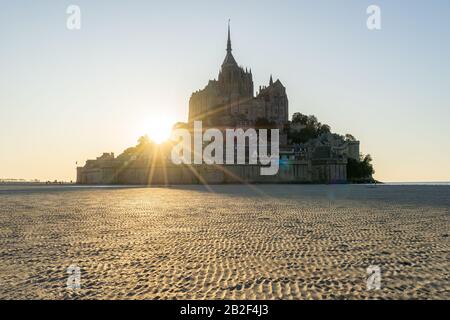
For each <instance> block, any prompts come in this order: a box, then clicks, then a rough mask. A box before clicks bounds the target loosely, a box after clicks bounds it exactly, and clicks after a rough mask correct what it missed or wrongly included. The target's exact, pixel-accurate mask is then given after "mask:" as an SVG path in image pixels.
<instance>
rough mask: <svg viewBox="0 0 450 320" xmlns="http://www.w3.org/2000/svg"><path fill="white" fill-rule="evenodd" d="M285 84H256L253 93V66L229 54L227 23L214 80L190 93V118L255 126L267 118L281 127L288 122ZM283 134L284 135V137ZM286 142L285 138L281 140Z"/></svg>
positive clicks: (220, 123)
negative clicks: (224, 48) (224, 50)
mask: <svg viewBox="0 0 450 320" xmlns="http://www.w3.org/2000/svg"><path fill="white" fill-rule="evenodd" d="M288 105H289V104H288V98H287V95H286V88H285V87H284V86H283V84H282V83H281V81H280V80H276V81H273V79H272V76H270V80H269V85H268V86H263V87H259V92H258V93H257V95H256V96H255V95H254V88H253V76H252V70H251V69H250V70H247V68H245V69H244V68H243V67H241V66H239V65H238V64H237V62H236V60H235V59H234V57H233V54H232V48H231V37H230V25H229V24H228V41H227V54H226V56H225V59H224V61H223V63H222V67H221V69H220V72H219V76H218V79H217V80H215V79H214V80H210V81H209V82H208V85H207V86H206V87H205V88H204V89H202V90H199V91H196V92H194V93H193V94H192V96H191V99H190V100H189V121H190V122H192V121H194V120H202V121H203V123H205V124H206V125H210V126H215V127H218V126H219V127H220V126H226V127H240V128H255V127H257V125H258V122H262V121H267V122H270V123H272V124H273V125H274V127H276V128H278V129H281V130H283V129H284V128H285V126H286V125H287V123H288V116H289V108H288ZM285 139H286V137H284V140H285ZM280 142H281V144H285V143H286V140H285V141H280Z"/></svg>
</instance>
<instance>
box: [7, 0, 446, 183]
mask: <svg viewBox="0 0 450 320" xmlns="http://www.w3.org/2000/svg"><path fill="white" fill-rule="evenodd" d="M70 4H76V5H79V6H80V8H81V15H82V16H81V23H82V24H81V30H79V31H69V30H68V29H67V28H66V19H67V14H66V9H67V7H68V5H70ZM371 4H376V5H378V6H380V7H381V14H382V29H381V30H379V31H369V30H368V29H367V27H366V19H367V14H366V8H367V7H368V6H369V5H371ZM228 18H231V27H232V42H233V54H234V56H235V58H236V60H237V61H238V63H239V64H241V65H243V66H245V67H251V68H252V71H253V76H254V82H255V89H256V88H258V86H259V85H264V84H267V83H268V80H269V76H270V74H271V73H272V74H273V76H274V78H275V79H277V78H279V79H280V80H281V81H282V83H283V84H284V85H285V86H286V89H287V93H288V97H289V110H290V113H291V114H292V113H294V112H302V113H305V114H314V115H316V116H317V117H318V119H319V121H321V122H323V123H327V124H329V125H330V126H331V127H332V129H333V131H335V132H337V133H341V134H345V133H352V134H353V135H354V136H356V137H357V138H358V139H359V140H360V141H361V146H362V150H361V151H362V152H363V153H370V154H371V155H372V156H373V158H374V165H375V169H376V175H375V178H377V179H379V180H382V181H449V180H450V141H449V138H450V123H449V122H450V121H449V120H450V90H449V88H450V63H449V61H450V60H449V57H450V41H449V39H450V1H448V0H433V1H406V0H404V1H401V0H389V1H380V0H378V1H375V0H372V1H365V0H346V1H335V0H329V1H325V0H320V1H317V0H316V1H298V0H295V1H294V0H292V1H273V0H271V1H261V0H258V1H251V0H247V1H242V0H240V1H234V0H227V1H222V0H220V1H219V0H217V1H211V0H208V1H206V0H205V1H137V0H130V1H113V0H96V1H90V0H89V1H88V0H71V1H63V0H58V1H57V0H53V1H45V0H41V1H24V0H16V1H5V0H1V1H0V120H1V124H0V178H26V179H33V178H37V179H41V180H47V179H51V180H53V179H60V180H75V176H76V173H75V167H76V165H75V162H76V161H78V164H79V165H82V164H84V161H85V160H86V159H88V158H95V157H97V156H99V155H100V154H101V153H102V152H115V153H116V154H118V153H120V152H121V151H123V149H125V148H126V147H129V146H131V145H134V144H135V143H136V140H137V138H138V137H139V136H140V135H142V134H145V133H151V132H152V131H154V130H155V128H158V126H161V125H162V124H163V123H168V122H170V121H173V122H175V121H185V120H187V113H188V100H189V96H190V94H191V92H192V91H195V90H197V89H200V88H203V87H204V86H205V85H206V84H207V81H208V79H213V78H216V77H217V74H218V70H219V67H220V65H221V63H222V60H223V58H224V56H225V47H226V28H227V20H228ZM150 135H151V134H150Z"/></svg>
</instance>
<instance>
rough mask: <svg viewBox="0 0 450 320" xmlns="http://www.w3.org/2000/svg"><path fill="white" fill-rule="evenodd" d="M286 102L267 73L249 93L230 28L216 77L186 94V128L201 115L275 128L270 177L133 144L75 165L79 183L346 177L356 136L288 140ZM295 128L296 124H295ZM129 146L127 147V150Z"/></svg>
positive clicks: (217, 123)
mask: <svg viewBox="0 0 450 320" xmlns="http://www.w3.org/2000/svg"><path fill="white" fill-rule="evenodd" d="M288 116H289V103H288V97H287V95H286V88H285V87H284V86H283V84H282V83H281V81H280V80H276V81H273V79H272V76H270V80H269V84H268V86H262V87H259V91H258V92H257V94H256V95H255V94H254V84H253V76H252V71H251V69H250V70H247V69H244V68H243V67H241V66H239V65H238V64H237V62H236V60H235V58H234V57H233V54H232V48H231V37H230V27H229V25H228V41H227V48H226V56H225V59H224V61H223V63H222V66H221V69H220V72H219V75H218V79H217V80H216V79H215V80H210V81H209V82H208V84H207V85H206V87H205V88H204V89H202V90H199V91H196V92H194V93H193V94H192V96H191V98H190V100H189V120H188V123H187V124H182V125H183V126H186V127H188V128H192V125H193V122H194V121H196V120H201V121H202V124H203V128H205V129H206V128H207V127H214V128H219V129H221V130H223V129H226V128H243V129H247V128H258V127H260V128H263V127H264V125H266V126H269V127H270V128H278V129H280V134H279V137H280V160H279V161H280V166H279V171H278V173H277V174H276V175H274V176H262V175H260V165H249V164H246V165H242V164H241V165H237V164H233V165H231V164H230V165H228V164H224V165H206V164H197V165H195V164H194V165H185V164H183V165H175V164H173V163H172V161H171V160H170V152H167V150H165V151H164V148H165V147H164V146H163V147H158V148H159V149H158V148H156V149H155V146H153V145H150V144H139V145H137V146H136V147H131V148H129V149H127V150H125V151H124V152H123V153H122V154H121V155H119V156H118V157H115V156H114V154H112V153H104V154H103V155H102V156H101V157H98V158H97V159H95V160H88V161H86V164H85V166H83V167H78V168H77V183H80V184H143V185H167V184H222V183H342V182H346V181H347V166H346V165H347V159H348V158H350V157H351V158H355V159H356V158H358V157H359V141H351V142H350V141H344V140H343V139H342V137H340V136H339V135H333V134H331V133H329V134H327V135H323V136H321V137H320V138H319V139H314V140H312V141H309V142H308V143H306V144H304V145H303V146H298V145H292V144H289V141H288V140H287V129H289V130H291V131H292V130H296V126H294V125H290V124H289V119H288ZM298 129H301V126H300V128H298ZM130 150H131V151H130Z"/></svg>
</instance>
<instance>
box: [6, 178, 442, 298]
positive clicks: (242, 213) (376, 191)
mask: <svg viewBox="0 0 450 320" xmlns="http://www.w3.org/2000/svg"><path fill="white" fill-rule="evenodd" d="M212 189H213V191H214V192H210V191H208V190H207V189H205V188H202V187H194V186H186V187H171V188H76V187H20V186H18V187H8V186H0V257H1V261H0V298H6V299H12V298H18V299H30V298H32V299H36V298H37V299H68V298H83V299H86V298H89V299H92V298H94V299H110V298H111V299H119V298H120V299H174V298H175V299H335V298H338V299H360V298H364V299H374V298H387V299H392V298H400V299H412V298H437V299H449V298H450V283H449V279H450V262H449V261H450V259H449V258H450V251H449V249H450V245H449V244H450V242H449V240H450V239H449V232H450V231H449V226H450V224H449V221H450V209H449V208H450V186H376V187H374V186H344V185H342V186H306V185H301V186H295V185H278V186H267V185H265V186H255V187H254V188H251V187H248V186H213V187H212ZM71 264H76V265H78V266H79V267H80V268H81V289H80V290H69V289H67V288H66V281H67V276H68V275H67V274H66V268H67V267H68V266H69V265H71ZM369 265H379V266H380V267H381V273H382V274H381V276H382V280H381V290H372V291H368V290H367V288H366V268H367V267H368V266H369Z"/></svg>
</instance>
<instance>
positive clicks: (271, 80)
mask: <svg viewBox="0 0 450 320" xmlns="http://www.w3.org/2000/svg"><path fill="white" fill-rule="evenodd" d="M271 85H273V79H272V75H270V80H269V86H271Z"/></svg>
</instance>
